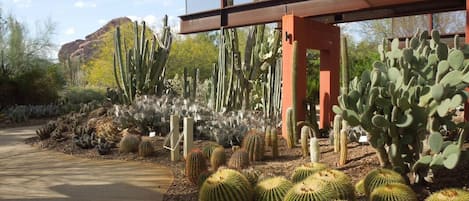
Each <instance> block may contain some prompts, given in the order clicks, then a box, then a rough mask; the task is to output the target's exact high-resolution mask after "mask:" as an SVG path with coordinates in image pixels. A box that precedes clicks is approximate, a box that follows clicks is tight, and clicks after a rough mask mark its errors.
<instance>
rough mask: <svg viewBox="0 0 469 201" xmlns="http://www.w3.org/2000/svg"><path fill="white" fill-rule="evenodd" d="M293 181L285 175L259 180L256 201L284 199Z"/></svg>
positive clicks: (279, 200)
mask: <svg viewBox="0 0 469 201" xmlns="http://www.w3.org/2000/svg"><path fill="white" fill-rule="evenodd" d="M292 187H293V183H292V182H291V181H289V180H288V179H286V178H285V177H272V178H268V179H265V180H263V181H261V182H259V183H258V184H257V185H256V188H255V196H254V199H255V201H282V200H283V198H284V197H285V195H286V194H287V192H288V190H290V189H291V188H292Z"/></svg>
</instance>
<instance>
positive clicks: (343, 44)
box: [340, 37, 350, 94]
mask: <svg viewBox="0 0 469 201" xmlns="http://www.w3.org/2000/svg"><path fill="white" fill-rule="evenodd" d="M340 61H341V62H340V68H341V69H340V74H341V77H342V80H341V81H342V93H343V94H348V92H349V74H350V73H349V68H350V67H349V65H348V48H347V38H346V37H340Z"/></svg>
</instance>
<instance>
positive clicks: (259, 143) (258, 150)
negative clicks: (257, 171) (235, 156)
mask: <svg viewBox="0 0 469 201" xmlns="http://www.w3.org/2000/svg"><path fill="white" fill-rule="evenodd" d="M243 148H244V149H245V150H246V151H247V152H248V154H249V161H261V160H262V159H263V157H264V138H262V137H261V136H260V135H258V134H256V133H250V134H248V135H246V136H245V137H244V141H243Z"/></svg>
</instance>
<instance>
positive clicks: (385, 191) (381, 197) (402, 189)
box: [370, 183, 418, 201]
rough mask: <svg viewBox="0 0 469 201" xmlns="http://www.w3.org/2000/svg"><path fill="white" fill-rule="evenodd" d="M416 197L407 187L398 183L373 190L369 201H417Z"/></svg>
mask: <svg viewBox="0 0 469 201" xmlns="http://www.w3.org/2000/svg"><path fill="white" fill-rule="evenodd" d="M417 200H418V199H417V195H416V194H415V192H414V191H413V190H412V189H411V188H410V187H409V186H407V185H405V184H400V183H393V184H386V185H382V186H380V187H378V188H375V189H374V190H373V192H372V193H371V196H370V201H417Z"/></svg>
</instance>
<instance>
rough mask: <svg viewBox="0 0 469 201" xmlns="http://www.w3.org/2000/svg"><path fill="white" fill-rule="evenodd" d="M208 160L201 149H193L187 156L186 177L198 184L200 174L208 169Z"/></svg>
mask: <svg viewBox="0 0 469 201" xmlns="http://www.w3.org/2000/svg"><path fill="white" fill-rule="evenodd" d="M207 169H208V168H207V160H206V159H205V157H204V155H203V153H202V151H200V150H199V149H194V150H192V151H191V152H190V153H189V154H188V155H187V158H186V177H187V179H188V180H189V181H190V182H192V183H193V184H197V182H198V181H199V177H200V174H201V173H202V172H205V171H207Z"/></svg>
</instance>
